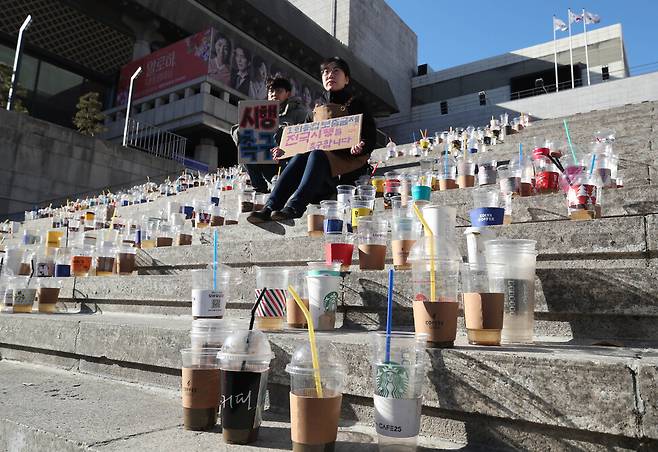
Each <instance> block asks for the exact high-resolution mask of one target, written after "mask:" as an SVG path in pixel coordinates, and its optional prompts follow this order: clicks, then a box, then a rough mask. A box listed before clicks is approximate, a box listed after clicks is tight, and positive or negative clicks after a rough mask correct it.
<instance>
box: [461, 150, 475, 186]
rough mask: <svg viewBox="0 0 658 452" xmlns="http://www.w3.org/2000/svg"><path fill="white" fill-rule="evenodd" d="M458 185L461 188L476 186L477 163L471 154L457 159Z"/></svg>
mask: <svg viewBox="0 0 658 452" xmlns="http://www.w3.org/2000/svg"><path fill="white" fill-rule="evenodd" d="M457 184H458V185H459V188H467V187H473V186H474V185H475V162H474V161H473V159H472V157H471V155H470V154H466V156H463V157H461V158H458V159H457Z"/></svg>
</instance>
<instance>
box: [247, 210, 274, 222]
mask: <svg viewBox="0 0 658 452" xmlns="http://www.w3.org/2000/svg"><path fill="white" fill-rule="evenodd" d="M247 221H248V222H249V223H251V224H259V223H265V222H266V221H272V209H270V208H269V207H263V208H262V209H261V210H254V211H253V212H251V213H250V214H249V215H247Z"/></svg>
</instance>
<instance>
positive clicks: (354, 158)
mask: <svg viewBox="0 0 658 452" xmlns="http://www.w3.org/2000/svg"><path fill="white" fill-rule="evenodd" d="M320 72H321V75H322V84H323V86H324V88H325V90H326V99H325V102H326V104H325V105H319V106H316V107H315V109H314V110H313V115H314V120H315V121H320V120H323V119H328V118H330V117H338V116H346V115H356V114H363V120H362V121H363V122H362V125H361V142H360V143H358V144H356V145H354V146H352V147H351V148H350V149H339V150H335V151H323V150H314V151H311V152H307V153H305V154H298V155H295V156H294V157H292V158H291V159H290V162H289V163H288V165H287V166H286V168H285V169H284V170H283V172H282V173H281V177H280V178H279V180H278V181H277V183H276V185H275V187H274V190H272V194H271V195H270V197H269V199H268V201H267V204H266V205H265V207H264V208H263V209H262V210H258V211H255V212H252V213H251V214H249V216H248V217H247V221H249V222H250V223H262V222H264V221H270V220H274V221H284V220H290V219H294V218H300V217H301V216H302V215H303V214H304V211H305V210H306V206H307V205H308V204H310V203H311V202H314V201H317V200H318V199H320V198H325V199H326V198H328V197H331V196H333V195H334V194H335V193H336V186H338V185H339V184H341V183H342V184H350V183H353V182H354V180H355V179H356V178H358V176H360V175H362V174H366V173H367V172H368V168H369V165H368V159H369V157H370V153H371V152H372V150H373V149H374V148H375V141H376V139H377V129H376V126H375V121H374V119H373V117H372V116H371V114H370V112H369V110H368V108H367V106H366V103H365V101H363V100H362V99H360V98H359V97H358V96H356V95H355V94H354V92H353V91H352V89H351V87H350V86H349V83H350V68H349V66H348V65H347V62H346V61H345V60H343V59H341V58H338V57H332V58H328V59H326V60H325V61H324V62H323V63H322V64H321V65H320ZM272 153H273V155H274V157H275V158H280V157H282V156H283V150H281V149H280V148H274V149H273V150H272Z"/></svg>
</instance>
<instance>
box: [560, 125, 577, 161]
mask: <svg viewBox="0 0 658 452" xmlns="http://www.w3.org/2000/svg"><path fill="white" fill-rule="evenodd" d="M563 122H564V131H565V132H566V133H567V141H568V142H569V149H571V156H572V157H573V163H574V164H578V159H577V158H576V151H574V150H573V143H572V142H571V135H569V126H568V125H567V120H566V119H564V120H563Z"/></svg>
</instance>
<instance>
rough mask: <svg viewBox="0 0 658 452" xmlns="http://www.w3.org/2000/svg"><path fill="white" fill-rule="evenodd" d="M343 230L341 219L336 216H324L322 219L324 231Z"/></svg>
mask: <svg viewBox="0 0 658 452" xmlns="http://www.w3.org/2000/svg"><path fill="white" fill-rule="evenodd" d="M331 232H343V220H339V219H337V218H330V219H327V218H325V220H324V233H325V234H327V233H331Z"/></svg>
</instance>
